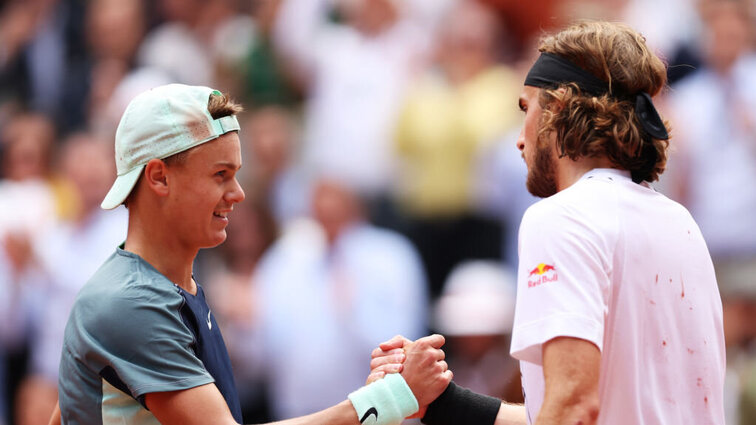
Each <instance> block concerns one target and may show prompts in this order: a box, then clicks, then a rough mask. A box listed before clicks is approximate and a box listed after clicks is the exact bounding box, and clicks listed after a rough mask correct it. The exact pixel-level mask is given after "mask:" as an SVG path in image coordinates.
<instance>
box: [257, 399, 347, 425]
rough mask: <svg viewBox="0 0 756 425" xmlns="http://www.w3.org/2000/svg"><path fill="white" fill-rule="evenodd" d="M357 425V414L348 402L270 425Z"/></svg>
mask: <svg viewBox="0 0 756 425" xmlns="http://www.w3.org/2000/svg"><path fill="white" fill-rule="evenodd" d="M359 423H360V421H359V419H358V418H357V412H355V410H354V407H352V403H351V402H350V401H349V400H344V401H342V402H341V403H339V404H337V405H335V406H333V407H329V408H328V409H325V410H321V411H320V412H317V413H313V414H311V415H307V416H302V417H299V418H294V419H286V420H283V421H279V422H274V423H272V424H270V425H315V424H329V425H359Z"/></svg>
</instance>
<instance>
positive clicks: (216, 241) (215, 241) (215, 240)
mask: <svg viewBox="0 0 756 425" xmlns="http://www.w3.org/2000/svg"><path fill="white" fill-rule="evenodd" d="M225 241H226V231H225V230H224V231H223V233H222V234H216V235H213V237H212V238H210V240H209V241H207V242H206V243H204V244H203V245H202V248H215V247H216V246H218V245H220V244H222V243H223V242H225Z"/></svg>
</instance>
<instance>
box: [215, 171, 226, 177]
mask: <svg viewBox="0 0 756 425" xmlns="http://www.w3.org/2000/svg"><path fill="white" fill-rule="evenodd" d="M215 175H216V176H218V177H221V178H223V177H226V170H221V171H218V172H217V173H215Z"/></svg>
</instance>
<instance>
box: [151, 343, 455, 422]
mask: <svg viewBox="0 0 756 425" xmlns="http://www.w3.org/2000/svg"><path fill="white" fill-rule="evenodd" d="M443 344H444V338H443V337H442V336H441V335H431V336H428V337H425V338H421V339H419V340H418V341H416V342H414V343H411V344H409V345H408V346H407V347H405V350H404V351H405V353H406V354H405V355H406V359H405V361H404V367H403V371H402V377H404V380H405V381H406V382H407V385H409V387H410V389H411V390H412V392H413V393H414V395H415V397H416V398H417V402H418V404H419V405H420V406H424V405H427V404H428V403H430V402H431V401H432V400H434V399H435V398H436V397H438V395H439V394H441V392H443V390H444V389H445V388H446V387H447V386H448V385H449V382H450V381H451V378H452V374H451V372H450V371H449V370H447V366H446V362H445V361H444V360H443V359H444V352H443V351H441V350H440V347H441V346H442V345H443ZM145 403H146V404H147V407H148V408H149V409H150V411H151V412H152V413H153V414H154V415H155V417H156V418H157V419H158V421H160V423H161V424H163V425H206V424H208V423H213V424H217V425H236V424H237V423H236V421H235V420H234V418H233V416H232V415H231V412H230V411H229V409H228V406H227V405H226V401H225V399H224V398H223V396H222V395H221V393H220V391H218V388H217V387H216V386H215V384H207V385H201V386H199V387H195V388H191V389H187V390H181V391H171V392H162V393H150V394H147V395H146V396H145ZM275 424H276V425H316V424H329V425H359V418H357V412H356V411H355V410H354V408H353V407H352V403H351V402H350V401H348V400H345V401H342V402H341V403H339V404H337V405H335V406H333V407H330V408H328V409H325V410H322V411H320V412H317V413H313V414H311V415H308V416H303V417H300V418H295V419H287V420H284V421H280V422H276V423H275Z"/></svg>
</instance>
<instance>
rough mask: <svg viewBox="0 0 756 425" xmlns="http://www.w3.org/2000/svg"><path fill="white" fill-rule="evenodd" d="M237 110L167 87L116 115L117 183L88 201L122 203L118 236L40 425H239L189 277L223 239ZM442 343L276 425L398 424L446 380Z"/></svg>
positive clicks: (217, 347) (219, 348) (216, 95)
mask: <svg viewBox="0 0 756 425" xmlns="http://www.w3.org/2000/svg"><path fill="white" fill-rule="evenodd" d="M240 110H241V108H240V107H239V106H238V105H236V104H234V103H232V102H230V101H229V100H228V97H227V96H225V95H223V94H221V93H220V92H218V91H215V90H212V89H210V88H207V87H194V86H185V85H179V84H172V85H167V86H162V87H158V88H155V89H152V90H150V91H147V92H145V93H142V94H140V95H139V96H137V97H136V98H135V99H134V100H133V101H132V102H131V103H130V104H129V106H128V107H127V109H126V111H125V113H124V115H123V117H122V118H121V121H120V123H119V126H118V129H117V132H116V141H115V145H116V164H117V168H118V177H117V178H116V180H115V183H114V184H113V186H112V188H111V190H110V192H109V193H108V194H107V196H106V197H105V200H104V201H103V202H102V208H105V209H111V208H115V207H117V206H119V205H121V204H125V205H126V207H127V208H128V210H129V226H128V233H127V239H126V242H125V243H124V244H123V245H122V246H120V247H118V248H117V249H116V251H115V252H114V253H113V255H112V256H111V257H110V258H109V259H108V260H107V261H106V262H105V263H104V264H103V265H102V266H101V267H100V269H99V270H98V271H97V272H96V273H95V275H94V276H93V277H92V278H91V280H90V281H89V282H88V283H87V284H86V285H85V286H84V287H83V289H82V290H81V292H80V293H79V295H78V297H77V300H76V302H75V305H74V307H73V309H72V312H71V314H70V317H69V320H68V324H67V326H66V331H65V343H64V347H63V353H62V358H61V365H60V380H59V386H58V387H59V403H58V407H56V410H55V412H54V413H53V416H52V418H51V421H50V422H51V423H52V424H60V423H62V424H64V425H97V424H129V425H137V424H157V423H161V424H174V425H179V424H180V425H192V424H201V425H207V424H238V423H241V421H242V417H241V409H240V407H239V400H238V397H237V394H236V389H235V387H234V379H233V376H232V371H231V366H230V362H229V358H228V354H227V352H226V347H225V344H224V342H223V337H222V336H221V333H220V330H219V329H218V324H217V322H216V321H215V318H214V317H213V314H212V312H211V311H210V309H209V308H208V306H207V303H206V302H205V296H204V293H203V290H202V287H201V286H200V285H198V284H197V282H195V281H194V279H193V276H192V263H193V260H194V258H195V256H196V255H197V252H198V250H199V249H200V248H207V247H213V246H216V245H218V244H220V243H221V242H223V241H224V240H225V239H226V230H225V229H226V226H227V224H228V220H229V215H230V213H231V211H232V210H233V206H234V204H236V203H238V202H241V201H242V200H243V199H244V192H243V191H242V188H241V187H240V186H239V183H238V182H237V180H236V173H237V172H238V170H239V168H240V167H241V165H242V159H241V151H240V145H239V137H238V134H237V133H238V131H239V123H238V121H237V119H236V116H235V114H237V113H238V112H239V111H240ZM83 166H86V164H83ZM442 344H443V337H441V336H440V335H434V336H430V337H426V338H424V339H421V340H419V341H418V343H417V344H414V345H413V346H412V347H411V348H409V349H408V350H405V352H404V353H399V354H395V355H394V358H393V360H394V361H401V360H403V361H404V365H405V366H404V369H403V372H402V374H401V375H398V374H393V375H391V376H387V377H386V379H382V380H379V381H376V382H374V383H372V384H371V385H368V386H365V387H363V388H361V389H358V390H357V391H355V392H353V393H352V394H349V396H348V399H347V400H345V401H344V402H342V403H340V404H338V405H336V406H334V407H331V408H329V409H326V410H324V411H321V412H318V413H314V414H312V415H310V416H307V417H303V418H299V419H292V420H287V421H283V422H281V423H282V424H303V425H304V424H335V425H338V424H350V425H352V424H354V425H356V424H360V423H370V424H381V425H387V424H393V423H398V422H399V421H401V420H402V419H403V418H404V417H405V416H408V415H411V414H413V413H415V412H416V411H417V410H418V408H419V407H421V406H424V405H427V404H428V403H429V402H430V401H431V400H433V399H434V398H436V397H437V396H438V394H440V393H441V392H442V391H443V390H444V388H446V386H447V385H448V383H449V381H450V380H451V372H449V371H448V370H447V366H446V363H445V362H444V361H443V357H444V353H443V351H441V350H440V349H439V348H440V347H441V345H442ZM366 354H367V353H366ZM312 367H313V368H317V367H318V365H317V364H313V365H312ZM323 385H328V382H323ZM415 394H417V395H422V397H420V398H416V397H415ZM345 396H346V394H345Z"/></svg>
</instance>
